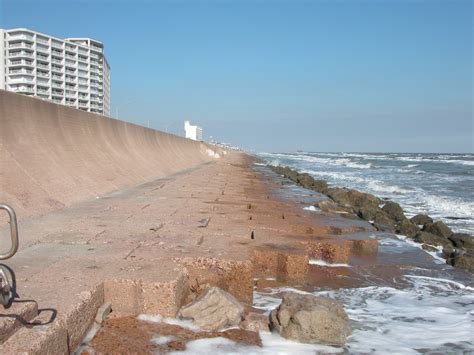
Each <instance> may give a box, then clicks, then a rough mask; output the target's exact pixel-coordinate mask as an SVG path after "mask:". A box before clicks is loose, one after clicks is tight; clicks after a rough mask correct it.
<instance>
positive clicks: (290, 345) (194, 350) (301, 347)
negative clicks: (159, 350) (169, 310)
mask: <svg viewBox="0 0 474 355" xmlns="http://www.w3.org/2000/svg"><path fill="white" fill-rule="evenodd" d="M260 337H261V339H262V345H263V347H261V348H260V347H257V346H245V345H242V344H239V343H236V342H234V341H232V340H230V339H226V338H223V337H217V338H207V339H198V340H193V341H190V342H189V343H187V344H186V350H184V351H179V352H172V353H171V354H176V355H179V354H193V355H194V354H216V355H217V354H265V355H271V354H288V355H289V354H318V353H325V354H326V353H338V352H341V351H342V349H338V348H335V347H331V346H324V345H313V344H303V343H299V342H295V341H291V340H287V339H285V338H282V337H281V336H279V335H278V334H275V333H270V332H260Z"/></svg>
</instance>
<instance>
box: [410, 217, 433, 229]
mask: <svg viewBox="0 0 474 355" xmlns="http://www.w3.org/2000/svg"><path fill="white" fill-rule="evenodd" d="M410 222H413V223H414V224H416V225H417V226H425V225H427V224H431V223H433V219H432V218H431V217H430V216H428V215H426V214H417V215H416V216H414V217H412V218H410Z"/></svg>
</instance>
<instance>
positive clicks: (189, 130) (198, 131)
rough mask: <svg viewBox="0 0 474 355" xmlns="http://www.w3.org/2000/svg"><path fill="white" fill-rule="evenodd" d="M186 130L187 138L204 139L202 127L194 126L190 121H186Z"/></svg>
mask: <svg viewBox="0 0 474 355" xmlns="http://www.w3.org/2000/svg"><path fill="white" fill-rule="evenodd" d="M184 132H185V134H186V138H189V139H192V140H195V141H202V127H199V126H193V125H192V124H191V123H190V122H189V121H184Z"/></svg>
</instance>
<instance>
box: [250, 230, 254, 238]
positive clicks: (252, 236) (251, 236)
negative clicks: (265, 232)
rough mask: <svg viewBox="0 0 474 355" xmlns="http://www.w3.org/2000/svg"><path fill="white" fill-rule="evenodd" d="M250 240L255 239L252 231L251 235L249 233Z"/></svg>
mask: <svg viewBox="0 0 474 355" xmlns="http://www.w3.org/2000/svg"><path fill="white" fill-rule="evenodd" d="M250 239H255V233H254V231H252V233H250Z"/></svg>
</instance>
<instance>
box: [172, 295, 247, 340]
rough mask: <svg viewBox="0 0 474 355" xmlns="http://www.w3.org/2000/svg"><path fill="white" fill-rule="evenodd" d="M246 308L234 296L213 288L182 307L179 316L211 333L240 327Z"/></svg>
mask: <svg viewBox="0 0 474 355" xmlns="http://www.w3.org/2000/svg"><path fill="white" fill-rule="evenodd" d="M243 313H244V307H243V306H242V305H241V304H240V303H239V301H237V300H236V299H235V298H234V296H232V295H231V294H229V293H227V292H225V291H223V290H221V289H220V288H218V287H212V288H210V289H208V290H206V291H205V292H204V293H203V294H201V295H200V296H199V297H198V298H197V299H196V300H195V301H194V302H192V303H190V304H188V305H186V306H184V307H182V308H181V309H180V310H179V313H178V316H179V317H181V318H185V319H191V320H192V321H193V322H194V323H195V324H196V325H197V326H199V327H201V328H203V329H206V330H211V331H216V330H219V329H222V328H225V327H229V326H235V325H238V324H239V323H240V321H241V319H242V316H243Z"/></svg>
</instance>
